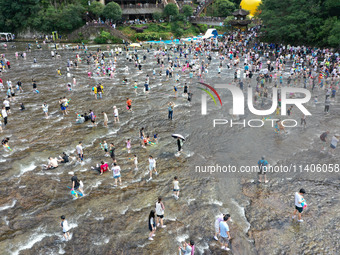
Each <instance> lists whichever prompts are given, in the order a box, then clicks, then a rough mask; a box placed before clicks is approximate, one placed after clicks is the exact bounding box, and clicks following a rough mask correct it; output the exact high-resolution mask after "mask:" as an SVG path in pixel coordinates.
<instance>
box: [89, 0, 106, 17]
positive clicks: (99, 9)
mask: <svg viewBox="0 0 340 255" xmlns="http://www.w3.org/2000/svg"><path fill="white" fill-rule="evenodd" d="M104 8H105V6H104V5H103V4H101V3H99V2H92V3H91V5H90V6H89V8H88V10H89V12H91V13H92V14H93V15H94V16H95V17H96V18H98V17H100V16H101V15H102V13H103V11H104Z"/></svg>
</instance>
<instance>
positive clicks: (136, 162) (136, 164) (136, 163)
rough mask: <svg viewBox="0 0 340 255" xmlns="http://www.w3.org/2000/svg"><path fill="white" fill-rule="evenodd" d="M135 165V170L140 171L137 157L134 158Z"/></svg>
mask: <svg viewBox="0 0 340 255" xmlns="http://www.w3.org/2000/svg"><path fill="white" fill-rule="evenodd" d="M133 163H134V164H135V170H136V171H137V170H138V158H137V155H134V156H133Z"/></svg>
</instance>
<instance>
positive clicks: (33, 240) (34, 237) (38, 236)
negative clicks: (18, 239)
mask: <svg viewBox="0 0 340 255" xmlns="http://www.w3.org/2000/svg"><path fill="white" fill-rule="evenodd" d="M37 232H40V231H37ZM48 236H53V234H47V233H43V234H33V235H31V237H30V238H29V239H28V241H27V242H26V243H25V244H22V245H20V246H19V248H18V249H17V250H15V251H13V252H12V255H19V253H20V251H22V250H26V249H30V248H32V247H33V246H34V245H35V244H36V243H38V242H41V241H42V240H43V239H44V238H45V237H48Z"/></svg>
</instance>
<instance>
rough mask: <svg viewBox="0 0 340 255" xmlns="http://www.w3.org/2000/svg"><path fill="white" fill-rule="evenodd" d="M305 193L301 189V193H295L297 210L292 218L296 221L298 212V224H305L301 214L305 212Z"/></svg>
mask: <svg viewBox="0 0 340 255" xmlns="http://www.w3.org/2000/svg"><path fill="white" fill-rule="evenodd" d="M305 193H306V191H305V190H304V189H300V191H299V192H296V193H295V210H294V213H293V217H292V218H293V219H294V218H295V215H296V213H297V212H298V222H303V219H301V213H302V211H303V203H304V202H305V199H304V198H303V196H304V194H305Z"/></svg>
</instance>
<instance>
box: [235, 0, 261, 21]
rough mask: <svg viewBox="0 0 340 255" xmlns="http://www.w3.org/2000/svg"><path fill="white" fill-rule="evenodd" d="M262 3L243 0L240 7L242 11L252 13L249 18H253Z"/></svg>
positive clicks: (258, 0) (253, 0)
mask: <svg viewBox="0 0 340 255" xmlns="http://www.w3.org/2000/svg"><path fill="white" fill-rule="evenodd" d="M260 3H261V0H242V1H241V4H240V5H241V8H242V9H245V10H248V11H250V14H249V16H250V17H253V16H254V15H255V13H256V9H257V7H258V6H259V5H260Z"/></svg>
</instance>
